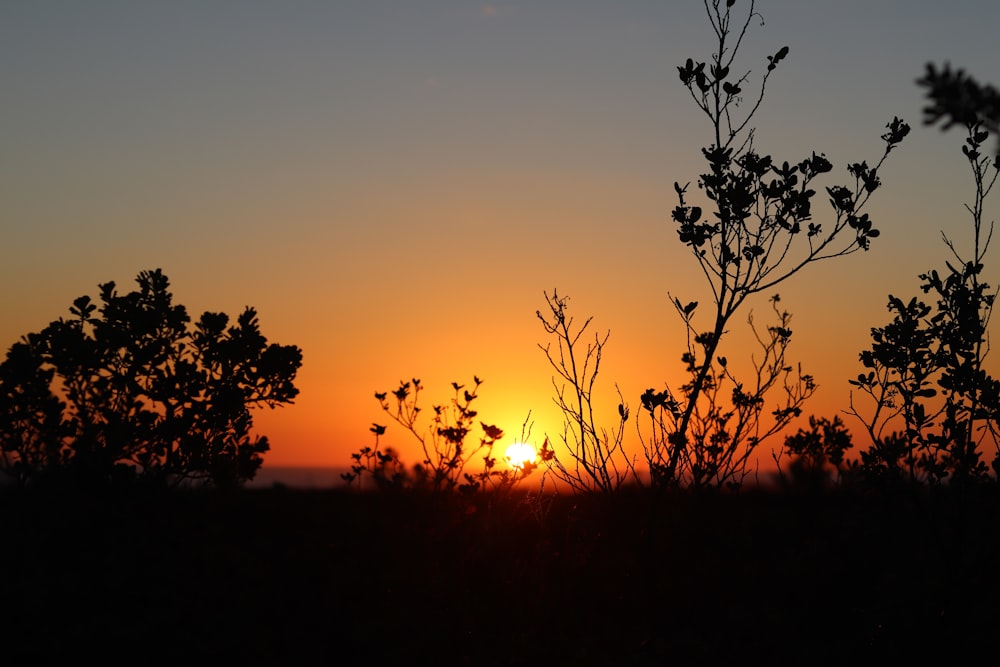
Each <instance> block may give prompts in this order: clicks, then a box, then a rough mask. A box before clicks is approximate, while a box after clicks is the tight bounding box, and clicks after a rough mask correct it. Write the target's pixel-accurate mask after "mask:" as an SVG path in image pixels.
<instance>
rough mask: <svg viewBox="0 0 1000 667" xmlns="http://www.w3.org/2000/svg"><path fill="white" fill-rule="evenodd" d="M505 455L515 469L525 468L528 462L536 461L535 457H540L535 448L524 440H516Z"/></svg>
mask: <svg viewBox="0 0 1000 667" xmlns="http://www.w3.org/2000/svg"><path fill="white" fill-rule="evenodd" d="M504 456H505V457H506V458H507V463H509V464H510V467H511V468H514V469H515V470H521V469H523V468H524V466H525V464H526V463H534V462H535V459H536V458H538V454H537V452H535V448H534V447H532V446H531V445H529V444H527V443H524V442H515V443H514V444H513V445H511V446H510V447H508V448H507V451H506V452H504Z"/></svg>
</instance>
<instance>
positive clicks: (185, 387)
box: [0, 269, 302, 486]
mask: <svg viewBox="0 0 1000 667" xmlns="http://www.w3.org/2000/svg"><path fill="white" fill-rule="evenodd" d="M136 282H137V283H138V285H139V289H138V290H137V291H133V292H129V293H128V294H119V293H118V292H117V291H116V289H115V283H113V282H109V283H105V284H103V285H100V297H99V298H100V303H99V304H95V303H94V302H92V300H91V298H90V297H89V296H81V297H79V298H78V299H76V300H75V301H74V302H73V306H72V307H71V308H70V313H71V314H72V318H70V319H68V320H67V319H62V318H60V319H58V320H56V321H54V322H52V323H51V324H49V325H48V326H47V327H46V328H45V329H43V330H42V331H40V332H38V333H32V334H28V335H27V336H25V337H24V338H23V339H22V340H21V341H20V342H18V343H15V344H14V345H13V346H12V347H11V348H10V350H9V352H8V354H7V357H6V360H5V361H4V362H3V363H2V364H0V455H2V456H0V470H2V471H3V472H5V473H7V474H8V475H11V476H13V477H14V478H15V479H16V480H17V481H18V482H19V483H20V484H22V485H23V484H33V483H40V482H42V481H51V480H53V479H59V480H63V481H66V482H72V483H74V484H87V485H90V484H106V483H112V482H121V481H127V480H134V479H140V478H141V479H143V480H155V481H157V482H160V483H164V484H167V485H177V484H181V483H192V482H193V483H210V484H214V485H218V486H228V485H238V484H240V483H243V482H245V481H246V480H249V479H252V478H253V476H254V474H255V473H256V471H257V469H258V468H259V467H260V465H261V463H262V454H263V453H264V452H266V451H267V450H268V449H269V444H268V441H267V438H266V437H264V436H256V435H251V433H250V431H251V427H252V425H253V419H252V416H251V414H250V408H251V407H253V406H257V405H268V406H271V407H274V406H277V405H280V404H284V403H290V402H292V399H293V398H294V397H295V396H296V394H297V393H298V389H296V387H295V385H294V379H295V375H296V372H297V370H298V368H299V366H300V365H301V363H302V353H301V351H300V350H299V348H297V347H295V346H292V345H284V346H283V345H277V344H268V342H267V340H266V338H265V337H264V336H263V335H262V334H261V332H260V328H259V326H258V321H257V313H256V311H255V310H254V309H253V308H249V307H248V308H246V310H244V312H243V313H242V314H241V315H240V316H239V317H238V318H237V321H236V324H235V325H234V326H229V318H228V316H227V315H225V314H224V313H211V312H206V313H204V314H203V315H202V316H201V318H200V319H199V320H198V322H197V323H196V324H195V326H194V330H193V331H191V330H189V329H188V325H189V323H190V321H191V319H190V317H189V316H188V313H187V311H186V309H185V308H184V306H181V305H175V304H174V303H173V300H172V295H171V293H170V292H169V291H168V287H169V281H168V279H167V277H166V276H165V275H164V274H163V273H162V272H161V271H160V270H159V269H157V270H155V271H143V272H142V273H140V274H139V276H138V277H137V278H136ZM227 327H228V328H227Z"/></svg>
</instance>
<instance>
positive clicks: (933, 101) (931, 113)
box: [917, 63, 1000, 155]
mask: <svg viewBox="0 0 1000 667" xmlns="http://www.w3.org/2000/svg"><path fill="white" fill-rule="evenodd" d="M917 84H918V85H920V86H923V87H924V88H927V99H928V104H927V106H926V107H924V122H925V123H926V124H927V125H933V124H935V123H937V122H938V121H942V122H943V125H942V129H945V130H946V129H948V128H950V127H952V126H953V125H959V126H962V127H970V126H972V125H976V124H979V125H982V126H983V127H985V128H986V129H987V130H989V131H990V132H992V133H993V134H1000V91H998V90H997V89H996V88H994V87H993V86H990V85H983V84H980V83H979V82H978V81H976V80H975V79H973V78H972V77H971V76H969V75H967V74H966V73H965V71H964V70H961V69H957V70H952V69H951V67H950V66H949V65H947V64H945V66H944V67H942V68H941V69H940V70H939V69H938V68H937V67H935V66H934V64H933V63H928V64H927V70H926V72H925V73H924V76H923V77H921V78H920V79H917ZM997 154H998V155H1000V143H998V144H997Z"/></svg>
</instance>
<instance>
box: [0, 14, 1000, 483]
mask: <svg viewBox="0 0 1000 667" xmlns="http://www.w3.org/2000/svg"><path fill="white" fill-rule="evenodd" d="M746 5H747V2H745V1H744V0H738V2H737V7H736V9H740V8H741V7H745V6H746ZM756 8H757V11H758V12H759V13H760V14H761V15H762V16H763V25H761V22H760V21H759V20H754V21H753V23H752V24H751V28H750V32H749V33H748V35H747V37H746V40H745V43H744V44H743V49H742V52H741V57H740V58H739V59H738V61H737V62H738V63H740V64H741V67H742V68H743V69H746V70H750V71H751V72H752V76H757V75H759V74H760V73H761V72H762V71H763V70H764V68H765V66H766V59H765V56H766V55H767V54H772V53H774V52H775V51H777V49H779V48H780V47H782V46H785V45H787V46H788V47H789V51H790V52H789V56H788V57H787V58H786V59H785V61H783V62H782V63H781V66H780V67H779V68H778V70H777V71H776V72H775V73H774V75H773V77H772V78H771V80H770V82H769V84H768V90H767V95H766V97H765V99H764V102H763V104H762V106H761V109H760V111H759V114H758V116H757V117H756V122H755V123H754V125H755V126H756V128H757V134H756V137H757V138H756V142H757V145H758V148H759V150H760V151H762V152H765V153H770V154H772V155H773V156H774V157H775V159H778V160H789V161H793V160H794V161H798V160H800V159H802V158H803V157H807V156H808V155H810V154H811V152H812V151H816V152H817V153H820V152H822V153H825V154H826V155H827V157H828V158H829V159H830V160H831V161H832V162H833V164H834V172H833V174H832V175H831V179H830V180H829V181H828V182H824V184H825V185H832V184H834V183H837V182H843V183H847V182H849V181H850V179H849V177H847V175H846V170H845V169H846V165H847V163H848V162H857V161H860V160H868V161H870V162H871V161H873V160H875V159H877V158H878V156H879V154H880V150H881V142H880V140H879V135H880V134H882V132H883V131H884V128H885V124H886V123H887V122H888V121H889V120H891V119H892V118H893V116H900V117H902V118H904V119H905V120H907V121H908V122H909V123H910V124H911V125H912V126H913V131H912V132H911V134H910V136H909V137H908V138H907V140H906V141H905V142H904V144H903V145H902V146H901V147H900V148H899V149H898V151H897V152H894V153H893V155H892V156H891V157H890V161H889V163H888V164H887V165H886V167H885V168H884V169H883V170H882V172H881V175H882V181H883V188H882V189H881V190H880V191H878V192H877V193H876V196H875V198H874V199H873V201H872V205H871V207H870V209H869V213H870V215H871V217H872V219H873V220H874V221H875V223H876V224H875V226H876V227H878V228H879V229H880V230H881V232H882V235H881V237H880V238H878V239H876V240H875V242H873V244H872V248H871V250H870V251H869V252H867V253H857V254H855V255H851V256H849V257H846V258H842V259H838V260H834V261H830V262H827V263H824V264H819V265H815V266H811V267H809V268H808V269H807V270H806V271H805V272H804V273H802V274H800V275H798V276H796V277H795V278H793V279H792V280H791V281H789V282H788V283H786V284H785V285H783V286H781V287H780V289H778V290H776V291H778V292H779V293H780V294H781V297H782V301H781V303H782V305H783V306H784V307H785V308H786V309H787V310H788V311H790V312H791V313H792V314H793V320H792V329H793V331H794V335H793V342H792V345H791V347H790V349H789V354H790V356H791V358H792V359H793V360H794V361H797V362H801V363H802V366H803V369H804V370H805V371H806V372H809V373H811V374H812V375H813V376H814V377H815V378H816V381H817V382H818V384H819V386H820V388H819V391H818V392H817V394H816V395H815V396H814V397H813V399H812V400H811V401H810V403H808V404H807V405H806V406H805V410H806V414H816V415H821V416H833V415H836V414H840V413H841V411H843V410H844V409H845V408H847V407H848V405H849V400H850V389H851V387H850V386H849V385H848V383H847V380H848V379H850V378H852V377H854V376H856V375H857V373H858V372H860V370H861V368H860V365H859V362H858V353H859V352H860V351H861V350H863V349H864V348H865V347H866V345H869V344H870V342H871V340H870V329H871V327H873V326H880V325H883V324H885V323H886V322H887V321H888V314H887V311H886V303H887V295H888V294H896V295H899V296H906V297H909V296H912V295H916V294H917V293H918V291H919V290H918V285H919V282H918V279H917V276H918V274H919V273H921V272H923V271H925V270H927V269H929V268H936V267H942V266H943V262H944V260H945V259H946V249H945V248H944V246H943V244H942V242H941V231H942V230H944V231H947V232H949V235H950V236H951V237H952V238H954V239H955V240H956V243H957V244H958V245H959V246H960V247H961V245H962V241H964V240H967V239H969V238H970V233H969V231H968V224H967V220H968V218H967V214H966V213H965V210H964V208H963V204H964V203H965V202H967V201H970V198H971V197H972V194H973V190H972V181H971V177H970V174H969V171H968V167H967V165H966V163H965V161H964V158H963V156H962V155H961V153H960V150H959V149H960V146H961V144H962V141H963V138H964V137H963V135H962V134H961V132H959V131H952V132H950V133H942V132H940V131H939V130H938V129H937V128H926V127H924V126H923V125H922V123H921V120H922V118H921V116H922V114H921V109H922V107H923V101H922V97H921V90H920V89H919V88H918V87H917V86H916V85H915V80H916V78H918V77H919V76H920V75H921V74H922V72H923V69H924V66H925V64H926V63H927V62H935V63H944V62H950V63H952V64H953V65H955V66H960V67H964V68H965V69H967V70H968V71H970V72H971V73H972V74H973V75H974V76H976V77H977V78H979V79H980V80H982V81H993V82H997V80H998V79H1000V71H998V70H997V68H996V65H997V63H1000V42H998V41H997V39H996V27H997V26H998V25H1000V3H997V2H995V1H994V0H955V1H953V2H949V3H942V2H938V1H936V0H898V1H895V0H840V1H838V2H835V3H834V2H826V1H818V0H817V1H810V0H795V1H792V0H760V1H759V2H757V7H756ZM743 11H745V9H744V10H743ZM711 38H712V33H711V28H710V26H709V24H708V21H707V17H706V15H705V9H704V6H703V4H702V2H700V1H699V0H685V1H683V2H682V1H653V0H613V1H612V0H603V1H597V0H574V1H569V0H536V1H530V2H529V1H526V0H525V1H518V2H509V3H507V2H496V3H483V2H466V1H462V0H423V1H420V2H412V1H406V0H396V1H388V0H358V1H352V0H342V1H337V2H320V1H315V0H314V1H308V0H288V1H283V2H277V1H263V0H239V1H235V0H215V1H213V2H192V1H186V0H176V1H171V2H149V1H141V0H134V1H124V0H123V1H120V2H112V1H108V0H93V1H92V2H86V3H83V2H69V1H65V2H52V1H49V0H24V1H21V0H6V1H5V2H3V3H0V89H2V90H3V91H4V102H3V105H2V107H0V147H2V151H3V159H2V160H0V221H2V227H0V305H2V309H3V317H2V318H0V347H2V348H3V349H4V350H5V349H7V348H9V346H10V345H11V344H13V343H14V342H16V341H17V340H18V339H19V338H20V337H21V336H22V335H24V334H27V333H29V332H34V331H38V330H40V329H42V328H44V327H45V326H46V325H47V324H48V323H49V322H50V321H52V320H55V319H57V318H58V317H62V316H67V315H68V308H69V306H70V304H71V303H72V300H73V299H74V298H76V297H77V296H80V295H83V294H89V295H91V296H93V297H95V298H96V296H97V285H98V284H100V283H104V282H107V281H115V282H116V283H117V284H118V285H119V288H120V290H125V289H131V288H132V287H133V286H134V282H133V280H134V278H135V276H136V275H137V274H138V273H139V272H140V271H143V270H147V269H154V268H161V269H162V270H163V271H164V273H166V275H167V276H168V277H169V278H170V280H171V285H172V291H173V294H174V298H175V301H176V302H177V303H181V304H183V305H185V306H186V307H187V308H188V310H189V312H190V313H191V314H192V316H194V317H197V315H199V314H200V313H201V312H203V311H206V310H209V311H224V312H227V313H229V314H230V315H232V316H234V317H235V315H237V314H238V313H239V312H240V311H242V310H243V308H244V307H245V306H247V305H250V306H253V307H255V308H256V309H257V310H258V313H259V316H260V322H261V328H262V331H263V333H264V335H266V336H267V337H268V339H269V340H270V341H272V342H277V343H281V344H294V345H298V346H299V347H301V348H302V351H303V356H304V362H303V366H302V368H301V370H300V372H299V375H298V381H297V385H298V387H299V389H300V390H301V393H300V395H299V396H298V398H297V399H296V401H295V403H294V404H293V405H289V406H285V407H282V408H279V409H277V410H274V411H266V410H265V411H260V412H257V413H256V415H255V424H256V427H257V430H258V432H260V433H263V434H265V435H267V436H268V438H269V439H270V441H271V445H272V450H271V451H270V452H269V453H268V454H267V456H266V457H265V466H342V465H346V464H347V463H348V462H349V455H350V453H351V452H353V451H356V450H357V449H359V448H360V447H363V446H366V445H370V444H372V436H371V433H370V432H369V427H370V426H371V425H372V424H373V423H380V424H388V425H389V430H388V432H387V434H386V436H384V438H383V440H382V443H383V444H390V445H393V446H395V447H396V448H397V449H398V450H399V451H400V453H401V454H402V456H403V459H404V460H405V461H407V462H408V463H413V462H416V461H417V459H418V448H417V446H416V444H415V441H414V440H413V438H412V437H407V434H406V433H404V432H403V430H402V429H401V428H400V427H398V426H395V425H394V424H393V423H392V422H391V420H389V419H388V417H387V416H386V415H384V414H382V413H381V411H380V409H379V406H378V403H377V402H376V401H375V398H374V393H375V392H376V391H385V390H392V389H394V388H396V386H398V384H399V382H400V381H401V380H404V379H410V378H420V379H421V381H422V383H423V385H424V386H425V392H424V398H426V401H427V402H426V404H425V405H426V406H427V407H428V408H429V406H430V405H432V404H437V403H446V402H447V401H448V400H449V399H450V398H451V389H450V383H451V382H452V381H458V382H461V383H469V382H471V381H472V377H473V375H476V376H478V377H480V378H482V379H483V380H484V383H483V385H482V387H481V389H480V398H479V399H478V401H477V403H478V407H479V413H480V418H481V419H482V420H483V421H484V422H486V423H491V424H495V425H497V426H500V427H501V428H502V429H503V430H504V431H505V432H506V434H507V435H506V436H505V439H504V440H503V442H504V443H506V442H513V440H514V439H515V436H517V435H518V434H520V433H521V430H522V426H523V425H524V424H525V423H530V424H533V428H532V431H531V438H530V441H532V442H533V443H535V444H536V445H540V443H541V440H542V438H543V437H544V436H545V435H546V434H548V435H549V436H550V437H552V436H558V434H559V433H560V432H561V427H560V423H561V422H560V417H559V414H558V412H557V411H556V410H555V408H554V406H553V403H552V396H553V386H552V381H551V377H552V374H553V373H552V370H551V368H550V367H549V366H548V364H547V362H546V360H545V356H544V354H543V353H542V351H541V350H540V349H539V344H543V345H544V344H545V343H547V342H550V340H549V339H547V338H546V335H545V332H544V331H543V330H542V327H541V324H540V322H539V321H538V318H537V317H536V311H537V310H539V309H544V308H545V293H546V292H548V293H549V294H551V293H552V291H553V290H558V292H559V294H560V295H568V296H569V297H570V308H571V310H570V312H571V314H573V315H575V316H576V317H577V318H578V320H577V322H578V323H582V321H584V320H586V318H587V317H591V316H592V317H593V320H592V322H591V324H590V327H591V329H592V330H593V331H595V332H605V331H610V338H609V339H608V343H607V346H606V348H605V351H604V358H603V360H602V366H601V369H600V375H599V378H598V383H597V386H596V389H595V402H596V403H597V404H598V407H599V410H600V411H601V412H599V415H600V416H601V418H602V419H604V418H605V415H606V416H607V418H608V421H609V422H610V421H611V420H610V416H611V415H613V414H614V411H615V409H616V407H617V405H618V397H617V394H616V392H615V386H616V384H617V386H618V388H619V389H620V390H621V392H622V394H623V396H624V397H625V399H626V402H628V403H629V404H630V405H631V406H632V409H633V413H635V412H637V411H638V408H639V395H640V394H641V393H642V392H643V391H644V390H645V389H647V388H651V387H652V388H657V389H662V388H663V387H664V386H668V385H669V386H673V387H676V386H677V385H678V384H679V382H681V381H682V380H683V375H682V372H681V371H682V368H683V367H682V364H681V362H680V355H681V353H682V351H683V349H682V346H683V340H684V338H683V337H684V330H683V327H682V325H681V321H680V320H679V319H678V317H677V314H676V312H675V311H674V309H673V308H672V307H671V305H670V301H669V297H668V293H669V294H670V295H672V296H677V297H678V298H680V299H681V300H682V301H685V302H686V301H691V300H700V301H703V302H707V301H708V300H709V293H708V292H707V285H706V283H705V282H704V277H703V276H702V275H701V273H700V271H699V270H698V268H697V265H696V263H695V261H694V259H693V258H692V257H691V255H690V254H689V251H688V250H687V249H686V248H685V247H684V246H683V245H681V244H680V243H679V242H678V239H677V234H676V231H675V228H674V224H673V223H672V222H671V220H670V212H671V210H672V209H673V207H674V206H675V205H676V200H675V194H674V190H673V183H674V182H675V181H679V182H680V183H686V182H694V181H696V180H697V176H698V174H699V173H700V172H701V170H702V169H703V166H702V164H703V161H702V159H701V156H700V148H701V147H702V146H705V145H708V143H710V141H711V138H710V129H711V128H710V126H709V124H708V121H707V118H706V117H705V116H703V115H701V114H700V112H699V111H698V109H697V108H696V107H695V105H694V103H693V101H692V100H691V98H690V96H689V95H688V93H687V90H686V89H685V88H684V87H683V86H682V85H681V83H680V81H679V79H678V76H677V69H676V68H677V66H678V65H681V64H683V62H684V61H685V60H686V59H687V58H689V57H690V58H694V59H695V60H699V59H701V60H707V59H708V58H709V57H710V55H711V51H712V40H711ZM815 210H816V218H817V221H818V222H823V221H824V220H829V219H830V218H829V216H827V211H828V209H826V205H825V200H824V198H822V197H818V198H817V204H816V207H815ZM997 210H998V206H997V204H996V201H992V202H990V203H989V204H988V206H987V214H988V215H987V217H988V219H995V218H996V212H997ZM991 266H1000V262H998V263H996V264H994V263H992V262H989V261H987V271H986V273H987V279H988V280H992V282H996V281H997V278H996V277H995V275H996V270H995V269H994V270H991V268H990V267H991ZM749 308H753V309H754V310H755V312H756V313H758V317H759V318H763V317H765V316H766V313H767V311H766V308H767V303H766V301H763V300H759V301H756V302H752V303H750V304H749ZM749 308H748V311H747V312H748V313H749ZM742 321H743V320H741V319H740V318H739V317H738V318H737V323H736V324H740V325H741V323H742ZM702 322H704V326H706V327H707V326H708V325H709V323H708V322H707V321H706V320H702ZM747 333H748V330H746V328H745V327H742V326H736V325H734V326H733V327H732V329H731V334H730V338H729V340H728V341H727V342H726V343H724V348H723V352H724V353H725V354H727V356H728V357H729V358H731V359H736V358H746V357H747V356H748V355H749V349H750V348H748V347H747V346H746V339H747ZM552 342H554V341H552ZM991 363H993V368H994V373H996V372H997V370H998V369H996V366H995V362H991ZM529 415H530V416H529ZM845 421H846V422H847V423H848V424H849V425H850V424H851V420H850V418H848V417H846V416H845ZM803 422H804V420H803ZM799 425H804V423H803V424H798V423H797V424H796V427H797V426H799ZM633 426H634V424H630V426H629V427H628V429H627V435H626V442H627V444H628V446H629V447H630V448H631V449H632V451H637V449H636V448H637V447H638V441H637V439H636V437H635V431H634V429H633ZM772 444H774V445H777V444H780V443H777V442H774V443H772ZM768 458H769V457H768Z"/></svg>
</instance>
